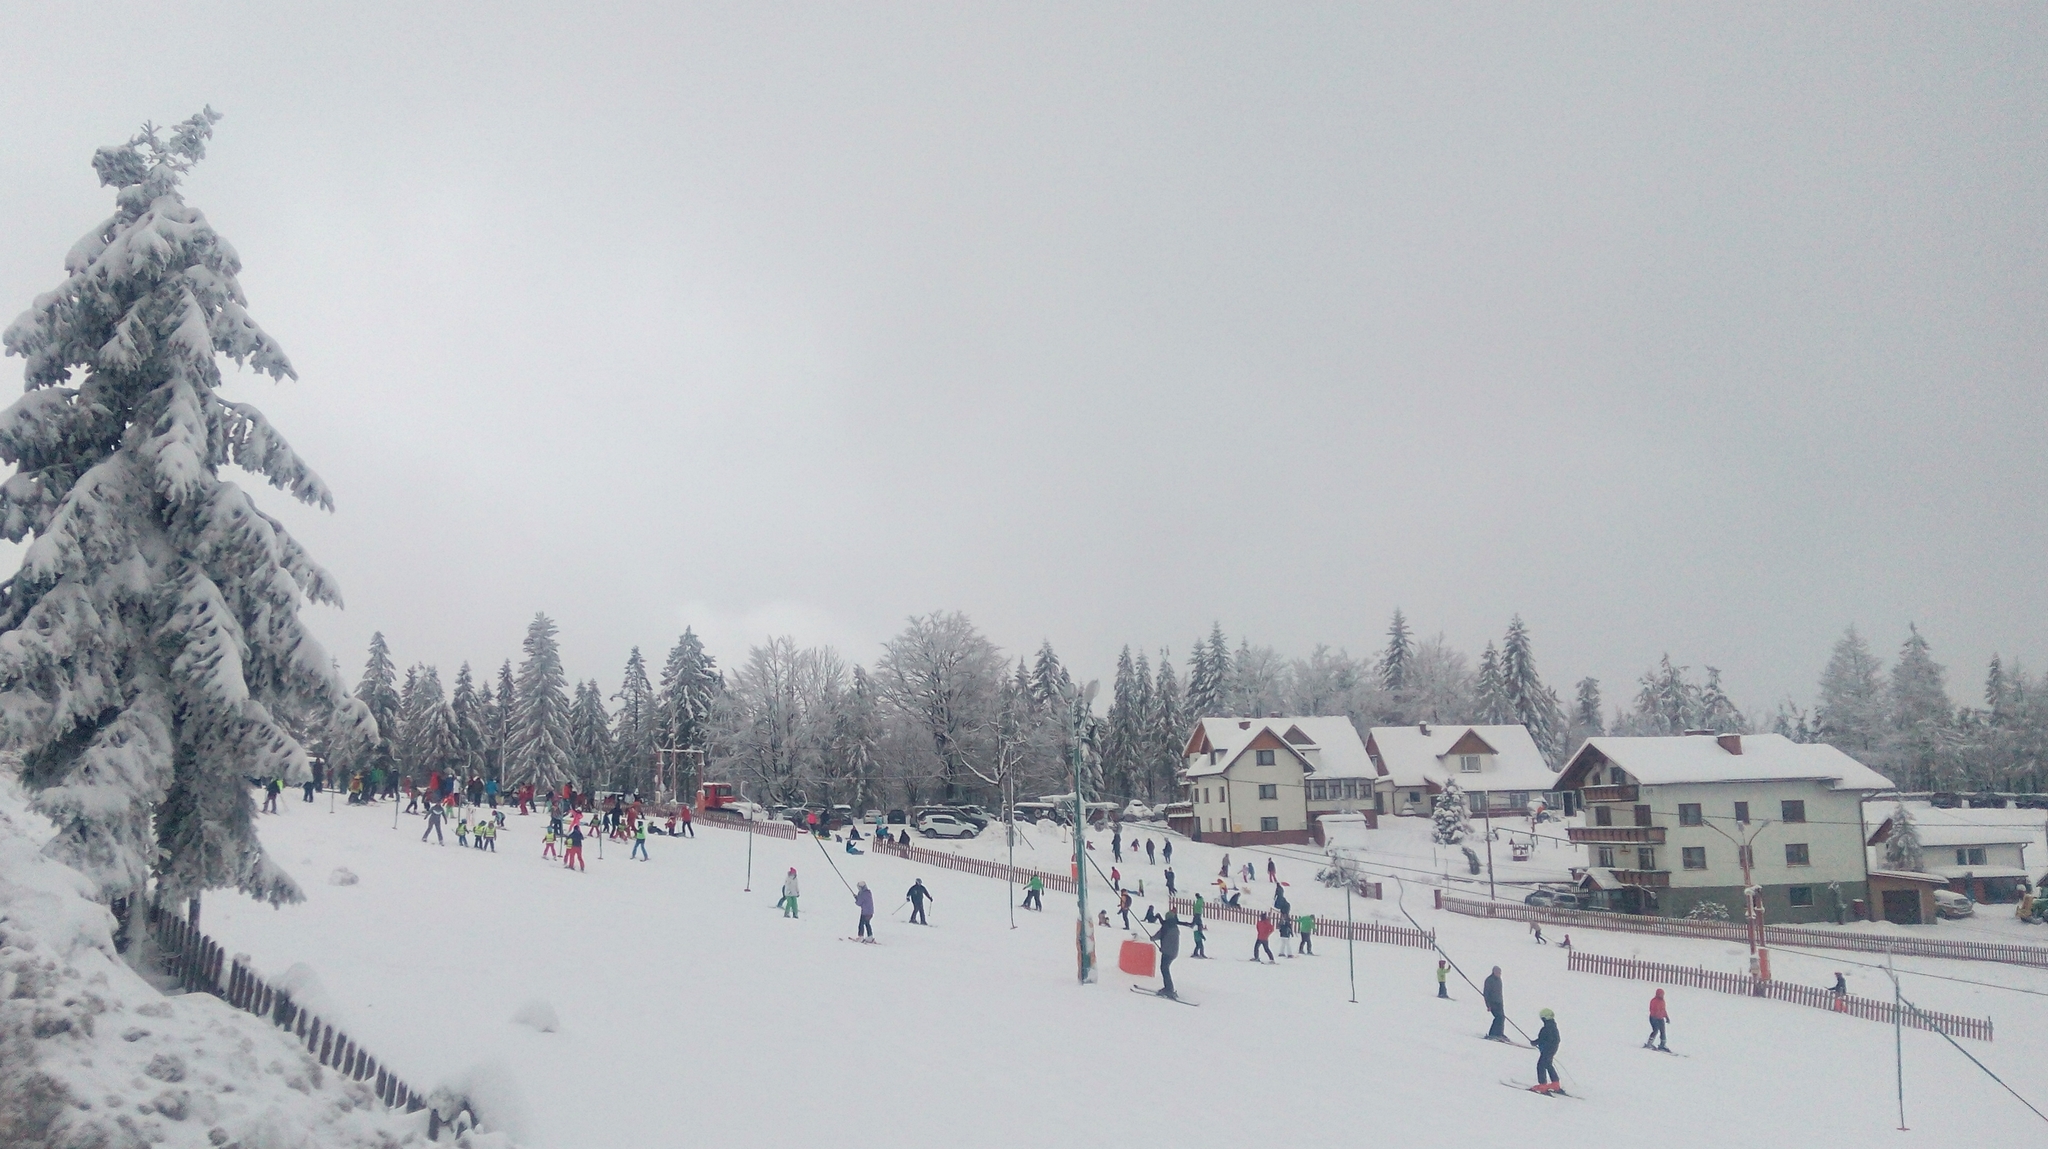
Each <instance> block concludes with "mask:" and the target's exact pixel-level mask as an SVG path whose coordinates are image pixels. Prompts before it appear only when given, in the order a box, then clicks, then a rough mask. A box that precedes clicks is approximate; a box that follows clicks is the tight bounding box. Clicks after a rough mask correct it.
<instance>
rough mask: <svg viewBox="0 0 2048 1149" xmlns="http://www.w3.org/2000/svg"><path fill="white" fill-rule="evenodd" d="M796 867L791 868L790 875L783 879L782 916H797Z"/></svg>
mask: <svg viewBox="0 0 2048 1149" xmlns="http://www.w3.org/2000/svg"><path fill="white" fill-rule="evenodd" d="M796 893H797V890H796V867H795V866H791V867H790V868H789V876H788V877H786V878H784V879H782V916H783V917H785V918H793V917H795V916H796Z"/></svg>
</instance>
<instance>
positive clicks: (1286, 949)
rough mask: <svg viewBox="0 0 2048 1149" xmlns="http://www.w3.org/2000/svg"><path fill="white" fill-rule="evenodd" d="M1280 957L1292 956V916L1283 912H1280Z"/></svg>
mask: <svg viewBox="0 0 2048 1149" xmlns="http://www.w3.org/2000/svg"><path fill="white" fill-rule="evenodd" d="M1280 956H1281V957H1284V958H1291V957H1293V956H1294V916H1293V915H1292V914H1289V913H1288V912H1287V911H1285V910H1282V911H1280Z"/></svg>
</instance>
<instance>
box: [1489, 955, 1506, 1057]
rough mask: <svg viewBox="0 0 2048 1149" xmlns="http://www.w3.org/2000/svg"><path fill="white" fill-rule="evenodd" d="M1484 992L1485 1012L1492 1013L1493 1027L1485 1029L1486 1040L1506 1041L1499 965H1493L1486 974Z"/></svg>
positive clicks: (1504, 1012) (1504, 1009)
mask: <svg viewBox="0 0 2048 1149" xmlns="http://www.w3.org/2000/svg"><path fill="white" fill-rule="evenodd" d="M1485 992H1486V1012H1488V1013H1490V1014H1492V1015H1493V1028H1492V1029H1489V1030H1487V1031H1486V1037H1487V1040H1489V1041H1506V1040H1507V1039H1508V1034H1507V1024H1508V1013H1507V1007H1506V1006H1505V1005H1504V1004H1502V998H1501V993H1500V967H1499V966H1494V967H1493V972H1492V973H1490V974H1487V975H1486V986H1485Z"/></svg>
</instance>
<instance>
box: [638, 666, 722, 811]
mask: <svg viewBox="0 0 2048 1149" xmlns="http://www.w3.org/2000/svg"><path fill="white" fill-rule="evenodd" d="M724 689H725V676H724V675H722V674H720V673H719V672H718V660H717V659H716V658H714V657H713V656H712V655H710V654H709V653H707V652H706V651H705V650H704V643H703V641H702V640H701V639H699V638H698V637H697V632H696V631H694V630H692V629H691V628H689V627H687V626H686V627H684V628H683V633H682V636H681V637H680V638H678V639H676V644H675V646H674V647H672V648H671V649H670V650H669V652H668V661H667V663H665V664H664V665H663V666H662V668H661V692H660V693H659V694H657V695H656V696H655V716H654V731H655V737H657V738H659V739H661V740H662V741H661V745H663V746H666V747H668V748H669V749H671V750H675V751H681V753H680V754H678V755H677V758H676V760H677V763H678V766H679V771H678V777H680V778H681V779H682V781H683V785H682V786H681V787H679V789H681V790H682V791H683V792H684V793H690V792H693V791H694V790H695V788H696V786H697V781H698V778H697V772H698V771H699V770H700V769H701V768H702V767H703V765H704V757H705V751H706V750H707V748H708V747H709V746H710V744H711V727H712V720H711V719H712V709H713V706H714V704H716V703H717V701H718V696H719V694H720V692H721V691H723V690H724Z"/></svg>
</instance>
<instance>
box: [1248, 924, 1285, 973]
mask: <svg viewBox="0 0 2048 1149" xmlns="http://www.w3.org/2000/svg"><path fill="white" fill-rule="evenodd" d="M1254 929H1255V931H1256V932H1257V934H1258V938H1257V939H1256V940H1255V941H1253V942H1252V960H1253V961H1254V962H1256V961H1258V960H1259V951H1260V950H1264V951H1266V960H1267V961H1268V962H1272V964H1274V965H1279V964H1280V963H1279V962H1277V961H1273V944H1272V943H1271V942H1270V941H1268V940H1267V939H1269V938H1271V937H1272V936H1273V917H1272V915H1271V914H1260V915H1259V924H1258V925H1257V926H1256V927H1254Z"/></svg>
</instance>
